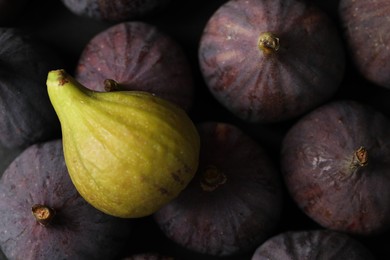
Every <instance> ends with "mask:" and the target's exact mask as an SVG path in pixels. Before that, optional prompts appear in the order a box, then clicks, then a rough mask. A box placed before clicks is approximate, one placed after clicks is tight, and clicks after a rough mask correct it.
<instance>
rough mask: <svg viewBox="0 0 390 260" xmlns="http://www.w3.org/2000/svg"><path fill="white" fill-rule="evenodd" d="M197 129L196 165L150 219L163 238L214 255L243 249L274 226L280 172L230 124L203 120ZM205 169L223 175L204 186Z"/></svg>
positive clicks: (252, 245) (278, 209)
mask: <svg viewBox="0 0 390 260" xmlns="http://www.w3.org/2000/svg"><path fill="white" fill-rule="evenodd" d="M198 130H199V134H200V136H201V152H200V162H199V163H200V164H199V170H198V172H197V174H196V175H195V177H194V179H193V180H192V181H191V183H190V184H189V186H188V187H187V188H186V189H185V190H184V191H183V192H182V193H181V194H180V195H179V196H178V197H177V198H176V199H175V200H173V201H172V202H170V203H169V204H168V205H166V206H165V207H163V208H162V209H161V210H160V211H158V212H157V213H155V214H154V219H155V220H156V222H157V223H158V225H159V227H160V228H161V229H162V231H163V232H164V233H165V234H166V236H167V237H168V238H170V239H172V240H173V241H175V242H176V243H178V244H180V245H181V246H183V247H185V248H187V249H189V250H192V251H196V252H198V253H202V254H207V255H214V256H229V255H237V254H241V253H245V252H248V251H249V250H251V249H254V248H256V246H258V245H259V244H260V243H261V242H263V241H264V240H266V239H267V238H268V237H269V236H271V234H273V232H274V231H275V228H276V227H277V225H278V220H279V219H280V215H281V209H282V197H281V179H280V176H279V173H278V171H277V170H276V168H275V167H274V165H273V164H272V162H271V161H270V160H269V158H268V156H267V155H266V153H265V151H264V150H263V149H262V148H261V147H260V146H259V145H258V144H256V143H255V142H254V140H252V139H251V138H250V137H249V136H247V135H245V134H244V133H243V132H242V131H241V130H240V129H238V128H237V127H235V126H234V125H230V124H225V123H219V122H204V123H202V124H200V125H198ZM210 170H211V171H214V173H218V174H222V175H223V177H220V176H219V177H220V178H219V177H217V178H214V179H213V178H212V177H211V178H210V183H211V184H213V185H210V186H206V187H205V186H204V180H205V179H204V175H205V174H206V173H207V171H210ZM214 177H215V176H214ZM202 185H203V186H202Z"/></svg>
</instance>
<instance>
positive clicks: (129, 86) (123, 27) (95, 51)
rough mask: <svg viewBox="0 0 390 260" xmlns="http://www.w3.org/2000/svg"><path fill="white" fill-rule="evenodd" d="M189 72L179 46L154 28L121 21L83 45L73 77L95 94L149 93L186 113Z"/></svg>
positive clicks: (189, 98)
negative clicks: (95, 91) (113, 91)
mask: <svg viewBox="0 0 390 260" xmlns="http://www.w3.org/2000/svg"><path fill="white" fill-rule="evenodd" d="M191 69H192V67H191V65H190V64H189V62H188V59H187V57H186V54H185V53H184V50H183V49H182V47H181V46H180V45H179V44H178V43H177V42H176V41H175V40H174V39H173V38H171V37H170V36H169V35H167V34H166V33H164V32H162V31H161V30H160V29H158V27H156V26H153V25H151V24H148V23H145V22H123V23H119V24H115V25H113V26H111V27H109V28H107V29H106V30H104V31H102V32H100V33H98V34H97V35H95V36H94V37H93V38H92V39H91V40H90V41H89V42H88V43H87V45H86V46H85V47H84V49H83V52H82V53H81V56H80V58H79V60H78V64H77V67H76V72H75V78H76V79H77V80H78V81H80V82H81V83H82V84H83V85H85V86H86V87H88V88H90V89H92V90H97V91H106V89H105V87H108V88H111V89H112V88H114V89H115V88H119V89H121V90H140V91H147V92H151V93H154V94H155V95H157V96H160V97H162V98H165V99H167V100H169V101H171V102H173V103H175V104H177V105H179V106H181V107H182V108H183V109H185V110H188V109H189V108H190V107H191V105H192V102H193V95H194V93H193V92H194V83H193V76H192V70H191ZM106 80H110V81H106ZM104 82H106V84H104ZM110 83H113V84H114V86H113V84H111V85H110Z"/></svg>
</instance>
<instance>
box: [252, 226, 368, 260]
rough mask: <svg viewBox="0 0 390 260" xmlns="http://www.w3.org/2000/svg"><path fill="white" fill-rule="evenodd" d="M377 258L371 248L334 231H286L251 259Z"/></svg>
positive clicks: (272, 238)
mask: <svg viewBox="0 0 390 260" xmlns="http://www.w3.org/2000/svg"><path fill="white" fill-rule="evenodd" d="M262 259H269V260H279V259H291V260H300V259H305V260H315V259H324V260H328V259H329V260H330V259H348V260H374V259H375V258H374V256H373V254H372V253H371V252H370V250H369V249H368V248H366V247H365V246H364V245H363V244H362V243H360V242H359V241H358V240H356V239H355V238H352V237H351V236H348V235H347V234H344V233H339V232H335V231H331V230H323V229H318V230H298V231H285V232H283V233H280V234H278V235H276V236H273V237H271V238H270V239H268V240H267V241H266V242H264V243H263V244H261V245H260V246H259V247H258V248H257V249H256V251H255V253H254V254H253V256H252V259H251V260H262Z"/></svg>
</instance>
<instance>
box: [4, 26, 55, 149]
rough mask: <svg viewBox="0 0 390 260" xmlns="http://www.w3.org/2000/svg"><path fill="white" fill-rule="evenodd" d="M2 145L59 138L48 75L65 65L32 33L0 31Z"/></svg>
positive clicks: (12, 29)
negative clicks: (49, 90) (47, 87)
mask: <svg viewBox="0 0 390 260" xmlns="http://www.w3.org/2000/svg"><path fill="white" fill-rule="evenodd" d="M0 46H1V48H0V144H1V145H3V146H5V147H8V148H26V147H27V146H29V145H31V144H33V143H36V142H40V141H45V140H48V139H51V138H54V137H57V136H58V135H59V132H60V131H59V129H60V124H59V121H58V119H57V115H56V114H55V112H54V109H53V107H52V105H51V103H50V101H49V97H48V94H47V90H46V78H47V73H48V71H49V70H51V69H55V68H58V66H62V61H60V58H59V56H57V55H56V53H55V52H54V50H52V49H50V48H47V46H45V45H44V44H43V43H41V42H39V41H38V40H37V39H35V38H34V37H33V36H31V35H30V34H27V33H26V32H25V31H21V30H18V29H14V28H0Z"/></svg>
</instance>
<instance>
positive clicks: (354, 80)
mask: <svg viewBox="0 0 390 260" xmlns="http://www.w3.org/2000/svg"><path fill="white" fill-rule="evenodd" d="M224 2H226V0H208V1H206V0H204V1H199V0H186V1H182V0H172V3H171V4H170V5H169V6H168V8H167V9H165V10H163V11H161V12H160V13H158V14H155V15H153V16H149V17H145V18H142V19H138V20H141V21H145V22H148V23H150V24H153V25H155V26H157V27H159V28H160V29H161V30H162V31H163V32H165V33H167V34H168V35H170V36H171V37H173V38H174V39H175V40H176V41H177V42H178V43H179V44H181V45H182V47H183V48H184V51H185V52H186V54H187V56H188V58H189V60H190V62H191V65H192V69H193V74H194V80H195V86H196V89H195V104H194V106H193V108H192V110H191V111H190V116H191V117H192V119H193V120H194V122H195V123H197V122H201V121H208V120H214V121H223V122H230V123H233V124H235V125H237V126H239V127H240V128H241V129H242V130H243V131H245V132H246V133H247V134H248V135H250V136H251V137H253V138H254V139H256V140H257V141H258V142H259V143H260V144H261V145H263V146H264V147H265V148H266V149H267V150H268V152H269V154H270V155H272V158H273V159H274V160H275V163H278V153H279V148H280V144H281V141H282V138H283V136H284V134H285V133H286V131H287V130H288V129H289V127H290V126H291V124H292V123H294V120H290V121H286V122H282V123H276V124H269V125H261V124H254V123H246V122H243V121H242V120H239V119H237V118H236V117H234V116H232V114H231V113H229V112H228V111H227V110H226V109H225V108H224V107H222V106H221V105H220V104H218V103H217V102H216V100H215V99H214V98H213V97H212V96H211V95H210V93H209V92H208V89H207V86H206V85H205V83H204V81H203V79H202V75H201V73H200V70H199V68H198V60H197V50H198V49H197V48H198V43H199V40H200V37H201V34H202V30H203V28H204V26H205V24H206V22H207V20H208V19H209V17H210V16H211V15H212V14H213V12H214V11H215V10H216V9H217V8H218V7H219V6H220V5H221V4H223V3H224ZM314 2H316V4H318V5H319V6H320V7H321V8H323V9H324V11H326V12H327V13H328V14H329V15H330V16H331V17H332V18H333V19H334V21H335V22H336V23H337V11H336V8H337V1H336V0H332V1H326V0H323V1H320V0H316V1H314ZM275 19H277V17H275ZM111 25H113V23H107V22H102V21H97V20H93V19H90V18H85V17H79V16H76V15H74V14H72V13H71V12H70V11H69V10H67V9H66V8H65V7H64V5H63V4H62V3H61V1H60V0H34V1H29V3H28V4H27V6H26V8H25V9H23V11H22V12H20V13H19V14H18V16H17V17H16V19H15V21H13V22H12V23H11V24H10V25H9V26H15V27H20V28H23V29H25V30H27V31H28V32H31V33H33V34H34V35H35V36H36V37H38V38H39V39H41V40H42V41H43V42H44V43H46V44H48V46H50V47H51V48H53V49H54V50H55V51H57V52H58V53H59V54H60V56H61V57H62V58H63V60H64V62H65V66H66V67H65V69H66V70H67V71H68V72H70V73H71V74H72V73H73V70H74V68H75V66H76V64H77V61H78V57H79V55H80V53H81V51H82V50H83V48H84V46H85V45H86V44H87V42H88V41H89V40H90V39H91V38H92V37H93V36H94V35H96V34H97V33H99V32H101V31H102V30H104V29H106V28H108V27H110V26H111ZM340 32H341V30H340ZM0 47H1V46H0ZM334 98H335V99H341V98H350V99H354V100H358V101H362V102H365V103H368V104H370V105H372V106H374V107H375V108H377V109H379V110H380V111H382V112H383V113H385V114H386V115H388V116H390V104H389V102H388V101H387V100H388V99H389V98H390V90H387V89H384V88H382V87H379V86H375V85H373V84H370V83H369V82H367V81H366V80H364V79H363V78H362V77H361V76H360V75H359V74H358V72H357V71H356V70H355V68H354V66H353V64H352V62H351V61H350V60H349V59H348V60H347V69H346V72H345V76H344V80H343V82H342V84H341V86H340V90H339V92H338V93H337V95H336V96H335V97H334ZM15 154H16V153H15V152H14V153H9V152H6V154H4V156H6V155H7V156H6V157H4V158H3V156H2V159H1V160H2V161H3V162H2V167H3V164H6V163H8V161H9V160H11V158H12V157H13V156H14V155H15ZM0 155H3V154H0ZM284 211H285V212H284V214H283V219H282V222H281V223H280V228H279V231H285V230H303V229H312V228H319V226H318V225H317V224H316V223H314V222H313V221H311V220H310V219H309V218H308V217H306V216H305V215H304V214H303V213H302V212H301V211H300V210H299V209H298V208H297V207H296V206H295V204H294V203H293V202H292V201H291V199H290V198H289V196H288V195H287V194H286V195H285V205H284ZM138 223H139V224H138V225H136V227H135V230H134V236H133V241H130V243H129V248H128V253H138V252H146V251H159V252H162V253H165V254H167V255H181V256H185V257H184V259H214V258H212V257H209V258H206V257H203V256H202V257H200V256H199V255H196V254H192V253H191V254H190V253H189V252H187V251H186V250H184V249H181V248H179V247H178V246H176V245H174V244H173V243H172V242H171V241H169V240H167V239H166V238H165V237H164V235H163V234H162V233H161V232H160V231H159V229H158V227H157V226H156V224H155V223H154V222H153V221H152V220H151V218H149V217H146V218H143V219H140V220H139V222H138ZM389 238H390V232H386V233H384V234H381V235H378V236H375V237H365V238H363V237H357V239H358V240H359V241H361V242H363V243H364V244H365V245H366V246H367V247H368V248H369V249H370V250H371V251H372V252H373V253H374V254H375V255H376V256H377V257H378V259H389V258H390V248H389V247H388V246H387V241H388V239H389ZM250 256H251V253H248V254H247V255H245V256H240V257H233V258H230V259H243V258H248V259H249V258H250ZM3 258H4V257H1V255H0V259H3Z"/></svg>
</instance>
